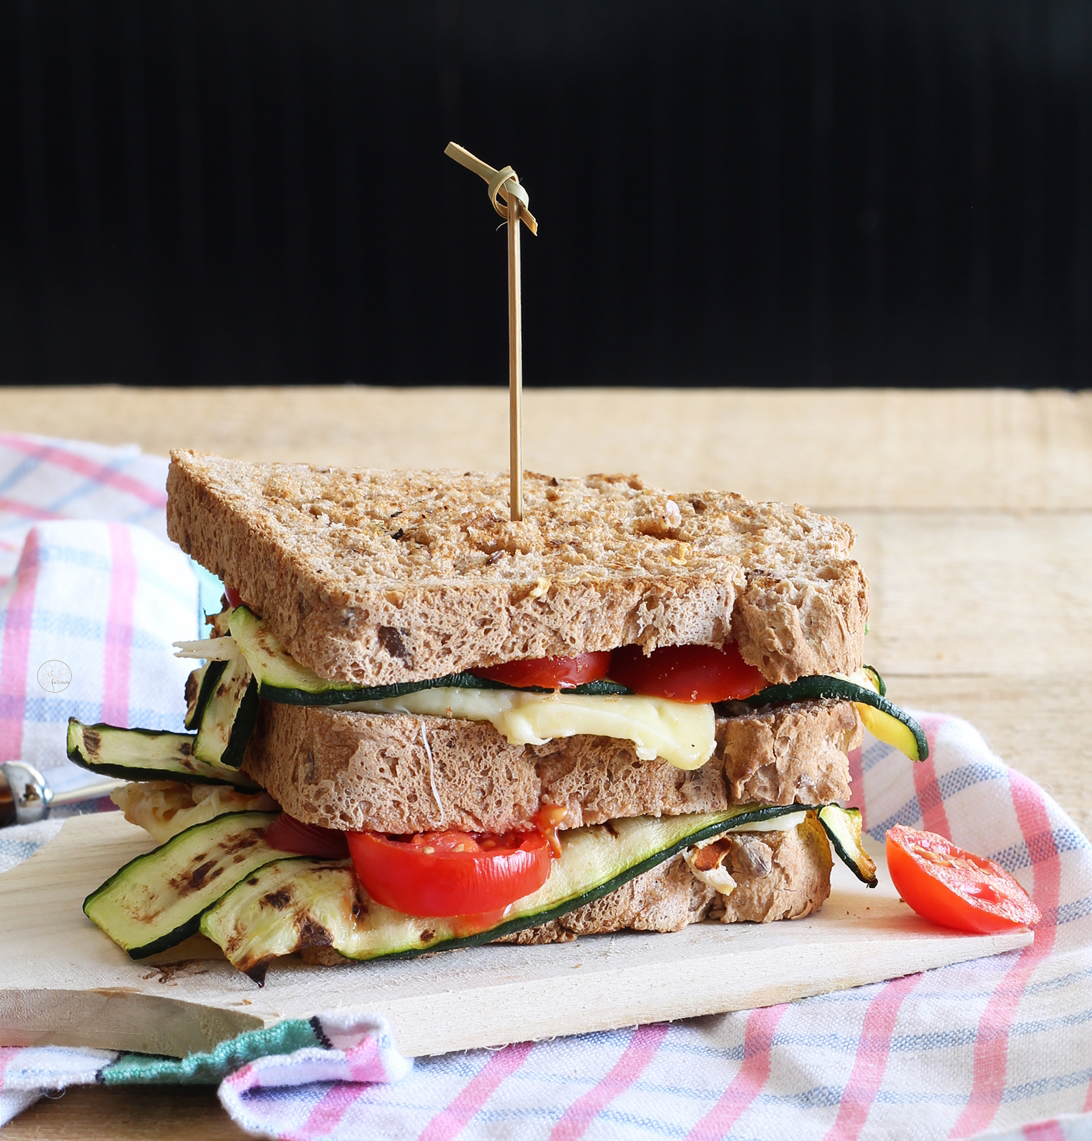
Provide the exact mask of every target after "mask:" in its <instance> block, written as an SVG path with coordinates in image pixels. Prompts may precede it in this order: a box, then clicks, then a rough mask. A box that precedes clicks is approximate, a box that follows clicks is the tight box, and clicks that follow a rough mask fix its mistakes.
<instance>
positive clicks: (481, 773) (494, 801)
mask: <svg viewBox="0 0 1092 1141" xmlns="http://www.w3.org/2000/svg"><path fill="white" fill-rule="evenodd" d="M861 736H862V732H861V723H860V718H859V717H858V715H857V711H856V709H855V708H854V706H853V704H852V703H851V702H847V701H814V702H806V703H800V704H795V705H785V706H778V707H776V708H770V709H767V710H764V711H760V712H755V713H748V714H744V715H742V716H737V717H723V718H718V719H717V722H716V748H715V751H714V753H713V756H712V757H711V758H710V759H709V760H708V761H707V762H706V763H705V764H704V765H702V766H701V767H700V768H697V769H693V770H682V769H679V768H676V767H675V766H674V765H671V764H668V763H667V762H666V761H662V760H653V761H643V760H640V759H639V758H638V757H637V754H636V751H635V748H634V746H633V745H632V744H631V743H630V742H628V741H624V740H617V739H613V738H606V737H593V736H573V737H564V738H557V739H555V740H552V741H548V742H547V743H546V744H543V745H511V744H509V743H508V741H507V740H505V738H504V737H503V736H501V735H500V734H499V733H498V732H497V731H496V730H495V729H494V728H493V726H492V725H489V724H486V723H482V722H475V721H465V720H457V719H454V718H444V717H422V716H416V715H411V714H376V713H360V712H343V711H338V710H336V709H331V708H324V707H318V706H293V705H281V704H274V703H272V702H265V701H263V702H262V703H261V708H260V711H259V714H258V722H257V727H256V729H255V732H254V734H253V736H252V738H251V740H250V743H249V745H248V747H247V752H246V756H245V759H244V761H243V768H244V771H246V772H247V773H248V774H249V775H250V776H251V777H252V778H253V779H254V780H255V781H256V782H257V783H258V784H260V785H261V786H262V788H264V789H266V790H267V791H268V792H269V793H270V794H271V795H272V796H273V797H274V798H275V799H276V800H277V802H278V803H279V804H280V805H281V806H282V807H283V808H284V809H285V811H286V812H289V813H290V814H291V815H293V816H295V817H297V818H299V819H301V820H304V821H306V822H308V823H312V824H321V825H324V826H325V827H328V828H336V829H339V830H342V831H375V832H385V833H392V834H402V835H404V834H407V833H411V832H419V831H426V830H429V829H437V828H446V829H458V830H463V831H471V832H506V831H509V830H511V829H517V830H518V829H526V828H528V827H530V826H531V825H532V822H533V821H534V818H535V814H536V813H537V812H538V811H539V809H540V808H542V807H543V806H544V805H557V806H559V807H561V808H564V809H565V819H564V822H563V824H562V825H561V827H562V828H580V827H583V826H584V825H588V824H602V823H605V822H607V821H609V820H614V819H618V818H622V817H630V816H660V815H678V814H682V813H691V812H716V811H721V810H723V809H725V808H727V807H728V806H730V805H733V804H747V803H762V804H778V805H784V804H792V803H798V804H800V805H819V804H826V803H830V802H832V801H840V800H845V799H846V798H847V797H848V796H849V764H848V760H847V757H846V754H847V752H848V751H849V750H850V749H852V748H853V747H854V746H856V745H857V744H859V743H860V740H861Z"/></svg>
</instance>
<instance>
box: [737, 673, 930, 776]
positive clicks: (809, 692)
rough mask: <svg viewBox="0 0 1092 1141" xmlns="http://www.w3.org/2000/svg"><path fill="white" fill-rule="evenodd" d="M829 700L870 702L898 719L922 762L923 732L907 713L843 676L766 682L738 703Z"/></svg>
mask: <svg viewBox="0 0 1092 1141" xmlns="http://www.w3.org/2000/svg"><path fill="white" fill-rule="evenodd" d="M831 699H833V700H837V701H854V702H859V703H860V704H861V705H871V706H872V708H873V709H878V710H879V711H880V712H881V713H885V714H886V715H887V716H888V717H893V718H894V719H895V720H896V721H901V722H902V724H903V725H905V726H906V727H907V729H909V730H910V732H911V734H912V735H913V738H914V744H915V746H916V749H917V756H916V757H912V758H911V760H915V761H924V760H925V758H926V757H928V756H929V742H928V741H927V740H926V739H925V732H924V730H923V729H922V727H921V726H920V725H919V724H918V723H917V722H916V721H915V720H914V718H913V717H911V716H910V714H909V713H906V712H905V711H904V710H902V709H900V708H899V707H898V706H897V705H895V704H894V702H891V701H888V699H887V698H886V697H884V696H882V695H881V694H879V693H877V692H876V691H875V690H874V689H871V688H869V687H868V686H864V685H857V684H856V682H852V681H845V680H844V679H843V678H839V677H827V676H825V675H818V676H816V677H801V678H797V679H796V681H792V682H788V683H787V684H785V685H769V686H767V687H766V688H765V689H762V690H759V692H758V693H756V694H755V695H754V696H753V697H748V698H747V699H746V701H744V702H741V704H743V705H745V706H747V708H748V709H751V710H754V709H761V708H762V707H763V706H766V705H787V704H789V703H791V702H796V701H823V700H831Z"/></svg>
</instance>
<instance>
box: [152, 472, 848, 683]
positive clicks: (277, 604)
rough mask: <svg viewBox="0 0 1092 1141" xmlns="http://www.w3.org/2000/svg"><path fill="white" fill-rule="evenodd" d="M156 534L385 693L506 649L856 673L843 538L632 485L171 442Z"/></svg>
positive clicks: (314, 655)
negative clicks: (380, 467)
mask: <svg viewBox="0 0 1092 1141" xmlns="http://www.w3.org/2000/svg"><path fill="white" fill-rule="evenodd" d="M167 491H168V503H167V529H168V533H169V535H170V537H171V538H172V539H174V540H175V541H176V542H177V543H178V544H179V545H180V546H181V547H182V549H183V550H184V551H186V552H187V553H188V554H190V555H192V556H193V557H194V558H195V559H196V560H197V561H198V562H199V563H201V564H202V565H203V566H205V567H207V568H208V569H209V570H211V571H212V572H213V573H214V574H216V575H218V576H219V577H220V578H221V579H222V580H223V581H224V582H226V583H228V584H229V585H231V586H233V587H235V589H237V590H238V591H239V592H240V594H241V595H242V598H243V601H244V602H246V603H247V604H248V605H249V606H250V607H251V608H252V609H253V610H255V611H256V612H257V613H259V614H260V615H261V616H262V617H263V619H264V620H265V621H266V622H267V623H268V624H269V626H270V628H271V629H272V630H273V631H274V632H275V633H276V634H277V636H278V637H279V638H280V639H281V640H282V641H283V642H284V644H285V645H286V646H287V648H288V650H289V652H290V653H291V654H292V655H293V657H295V658H296V660H297V661H299V662H300V663H302V664H303V665H306V666H309V667H310V668H312V669H314V670H315V671H317V672H318V673H319V674H321V675H323V676H324V677H328V678H331V679H342V680H347V681H354V682H359V683H363V684H375V685H380V684H388V683H394V682H400V681H411V680H416V679H420V678H426V677H439V676H442V675H444V674H448V673H453V672H457V671H459V670H464V669H470V668H472V667H474V666H487V665H493V664H496V663H499V662H507V661H513V660H516V659H520V658H534V657H544V656H549V655H555V654H563V655H571V654H574V653H580V652H586V651H593V650H609V649H613V648H615V647H616V646H622V645H630V644H639V645H641V646H643V647H644V648H645V649H646V650H652V649H654V648H656V647H657V646H663V645H683V644H708V645H715V646H720V645H724V644H725V643H727V642H731V641H734V642H736V643H737V644H738V646H739V649H740V652H741V653H742V655H743V657H744V659H745V660H746V661H747V662H749V663H750V664H752V665H754V666H757V667H758V668H759V669H761V670H762V672H763V673H764V674H765V676H766V677H767V678H768V679H769V680H770V681H772V682H786V681H792V680H794V679H795V678H797V677H800V676H804V675H809V674H817V673H831V672H841V673H852V672H853V671H854V670H855V669H857V668H858V667H859V666H860V663H861V655H862V638H863V635H864V626H865V620H866V618H867V615H868V585H867V582H866V580H865V577H864V574H863V573H862V571H861V569H860V567H859V566H858V564H857V563H856V562H855V561H854V560H853V559H852V558H851V557H850V550H851V548H852V546H853V532H852V530H851V529H850V528H849V527H848V526H846V525H845V524H844V523H840V522H838V521H837V520H835V519H830V518H827V517H825V516H821V515H815V514H812V513H811V512H808V511H806V510H805V509H804V508H803V507H800V506H795V507H792V506H787V505H785V504H779V503H752V502H750V501H749V500H747V499H744V498H743V497H742V496H739V495H735V494H732V493H729V492H721V491H703V492H698V493H688V494H677V495H674V494H669V493H668V492H666V491H659V490H656V489H654V488H646V487H644V486H643V484H642V483H641V481H640V479H639V478H637V477H635V476H617V475H615V476H605V475H600V476H589V477H588V478H586V479H554V478H551V477H548V476H544V475H538V474H536V473H533V472H528V473H526V474H525V477H524V515H525V517H524V520H523V521H522V522H512V521H510V520H509V518H508V504H507V496H508V480H507V477H506V476H503V475H478V474H473V473H466V474H460V473H457V472H442V471H437V472H427V471H401V472H382V471H370V470H359V471H343V470H338V469H333V468H316V467H310V466H307V465H304V464H253V463H248V462H245V461H241V460H228V459H221V458H218V457H215V456H208V455H202V454H199V453H196V452H189V451H176V452H173V453H172V456H171V467H170V471H169V474H168V477H167Z"/></svg>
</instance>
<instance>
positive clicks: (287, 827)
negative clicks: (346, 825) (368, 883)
mask: <svg viewBox="0 0 1092 1141" xmlns="http://www.w3.org/2000/svg"><path fill="white" fill-rule="evenodd" d="M265 842H266V843H267V844H269V845H270V847H273V848H279V849H280V850H281V851H282V852H299V853H300V854H301V855H303V856H318V857H319V858H320V859H323V860H343V859H345V857H346V856H347V855H348V854H349V846H348V844H346V842H345V833H344V832H339V831H338V830H337V829H335V828H323V827H322V826H321V825H320V824H305V823H304V822H303V821H302V820H297V819H296V817H295V816H289V815H288V813H287V812H282V813H281V814H280V816H277V817H275V818H274V819H273V821H272V822H271V823H270V825H269V827H268V828H267V829H266V830H265Z"/></svg>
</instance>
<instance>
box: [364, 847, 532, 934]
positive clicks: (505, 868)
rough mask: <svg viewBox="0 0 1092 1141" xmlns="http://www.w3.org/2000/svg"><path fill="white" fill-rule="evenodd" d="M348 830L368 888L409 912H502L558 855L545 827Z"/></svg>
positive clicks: (376, 897) (384, 901)
mask: <svg viewBox="0 0 1092 1141" xmlns="http://www.w3.org/2000/svg"><path fill="white" fill-rule="evenodd" d="M346 835H347V836H348V839H349V854H350V855H351V856H352V859H353V866H354V867H355V868H356V874H357V876H358V877H359V879H360V882H361V883H362V884H363V885H364V888H365V890H366V891H367V892H368V894H369V895H370V896H371V897H372V899H374V900H376V901H377V902H378V903H381V904H383V906H384V907H391V908H393V909H394V910H395V911H401V912H403V913H404V914H406V915H419V916H432V917H442V916H453V915H461V916H475V915H481V914H482V913H483V912H500V911H502V910H503V909H504V908H505V907H507V906H508V904H510V903H514V902H515V901H516V900H517V899H522V898H523V897H524V896H525V895H530V894H531V892H533V891H535V890H536V889H538V888H540V887H541V886H542V885H543V884H544V883H545V882H546V879H547V877H548V876H549V874H550V864H551V861H552V860H553V852H552V851H551V849H550V845H549V842H548V840H547V838H546V836H544V835H543V834H542V833H541V832H509V833H507V834H505V835H503V836H497V835H488V834H486V835H471V834H470V833H468V832H423V833H420V834H419V835H416V836H410V837H401V838H392V837H389V836H383V835H381V834H380V833H378V832H348V833H346ZM497 918H498V919H499V916H498V917H497Z"/></svg>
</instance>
